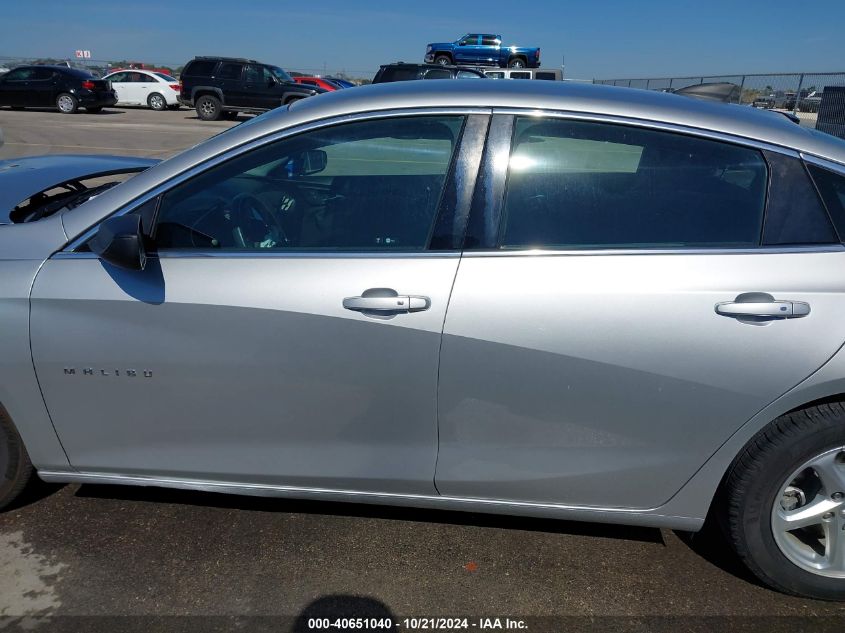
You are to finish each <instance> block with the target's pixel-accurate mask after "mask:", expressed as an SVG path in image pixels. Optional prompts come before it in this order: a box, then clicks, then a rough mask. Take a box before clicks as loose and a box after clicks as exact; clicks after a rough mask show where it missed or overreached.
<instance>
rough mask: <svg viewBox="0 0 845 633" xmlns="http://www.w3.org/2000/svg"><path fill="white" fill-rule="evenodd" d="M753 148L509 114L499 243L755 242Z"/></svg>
mask: <svg viewBox="0 0 845 633" xmlns="http://www.w3.org/2000/svg"><path fill="white" fill-rule="evenodd" d="M766 185H767V168H766V163H765V161H764V159H763V157H762V156H761V155H760V153H759V152H757V151H754V150H750V149H746V148H742V147H738V146H734V145H729V144H726V143H720V142H716V141H710V140H706V139H699V138H693V137H689V136H684V135H681V134H673V133H668V132H659V131H654V130H646V129H640V128H634V127H627V126H621V125H611V124H602V123H588V122H582V121H565V120H542V119H540V120H538V119H536V118H527V117H519V118H517V121H516V125H515V130H514V141H513V148H512V153H511V156H510V161H509V167H508V182H507V193H506V199H505V206H504V226H503V234H502V240H501V242H502V245H503V246H504V247H517V248H525V247H537V248H613V247H616V248H656V247H663V248H678V247H686V246H689V247H695V246H698V247H705V246H722V247H750V246H757V245H759V244H760V233H761V229H762V220H763V208H764V205H765V199H766Z"/></svg>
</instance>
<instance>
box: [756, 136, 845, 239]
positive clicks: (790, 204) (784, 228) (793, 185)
mask: <svg viewBox="0 0 845 633" xmlns="http://www.w3.org/2000/svg"><path fill="white" fill-rule="evenodd" d="M764 155H765V157H766V161H767V162H768V163H769V169H770V170H771V177H770V182H769V203H768V206H767V207H766V226H765V228H764V229H763V244H767V245H778V244H835V243H836V242H838V241H839V239H838V238H837V237H836V232H835V231H834V230H833V225H832V224H831V223H830V218H829V217H828V215H827V211H825V208H824V206H823V205H822V202H821V200H820V199H819V196H818V194H817V193H816V190H815V188H814V187H813V183H812V181H811V180H810V176H809V175H808V174H807V171H806V169H805V168H804V164H803V163H802V162H801V161H800V160H798V159H797V158H792V157H790V156H784V155H783V154H777V153H775V152H765V153H764Z"/></svg>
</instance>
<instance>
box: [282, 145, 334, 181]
mask: <svg viewBox="0 0 845 633" xmlns="http://www.w3.org/2000/svg"><path fill="white" fill-rule="evenodd" d="M327 162H328V157H327V155H326V152H324V151H323V150H321V149H309V150H308V151H305V152H300V153H299V154H296V155H294V156H292V157H291V159H290V160H289V161H288V164H287V165H286V167H287V171H288V174H289V176H311V175H312V174H319V173H320V172H321V171H323V170H324V169H325V168H326V164H327Z"/></svg>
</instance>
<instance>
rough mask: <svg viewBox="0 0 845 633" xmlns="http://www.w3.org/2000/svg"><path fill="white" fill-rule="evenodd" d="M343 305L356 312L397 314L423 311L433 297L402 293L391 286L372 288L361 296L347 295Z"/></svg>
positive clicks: (426, 308)
mask: <svg viewBox="0 0 845 633" xmlns="http://www.w3.org/2000/svg"><path fill="white" fill-rule="evenodd" d="M343 307H344V308H346V309H347V310H353V311H355V312H365V313H366V312H375V313H378V314H397V313H400V312H421V311H423V310H428V309H429V307H431V299H429V298H428V297H423V296H420V295H400V294H399V293H398V292H396V291H395V290H392V289H389V288H371V289H370V290H366V291H364V293H363V294H362V295H361V296H360V297H346V298H345V299H344V300H343Z"/></svg>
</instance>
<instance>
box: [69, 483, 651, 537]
mask: <svg viewBox="0 0 845 633" xmlns="http://www.w3.org/2000/svg"><path fill="white" fill-rule="evenodd" d="M76 496H78V497H84V498H92V499H113V500H121V501H141V502H147V503H168V504H179V505H192V506H201V507H209V508H224V509H234V510H244V511H253V512H285V513H289V514H313V515H330V516H346V517H359V518H371V519H385V520H394V521H414V522H420V523H445V524H448V525H459V526H464V525H465V526H475V527H485V528H486V527H489V528H500V529H510V530H525V531H531V532H550V533H558V534H569V535H575V536H596V537H601V538H613V539H625V540H630V541H640V542H646V543H657V544H662V543H664V541H663V536H662V535H661V533H660V530H659V529H657V528H645V527H636V526H627V525H611V524H603V523H584V522H579V521H562V520H559V519H542V518H534V517H520V516H508V515H498V514H482V513H477V512H459V511H454V510H438V509H428V508H423V509H420V508H408V507H401V506H383V505H374V504H363V503H342V502H335V501H316V500H305V499H284V498H278V497H252V496H242V495H229V494H220V493H214V492H198V491H191V490H176V489H169V488H153V487H135V486H109V485H95V484H84V485H82V486H80V487H79V490H77V492H76Z"/></svg>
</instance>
